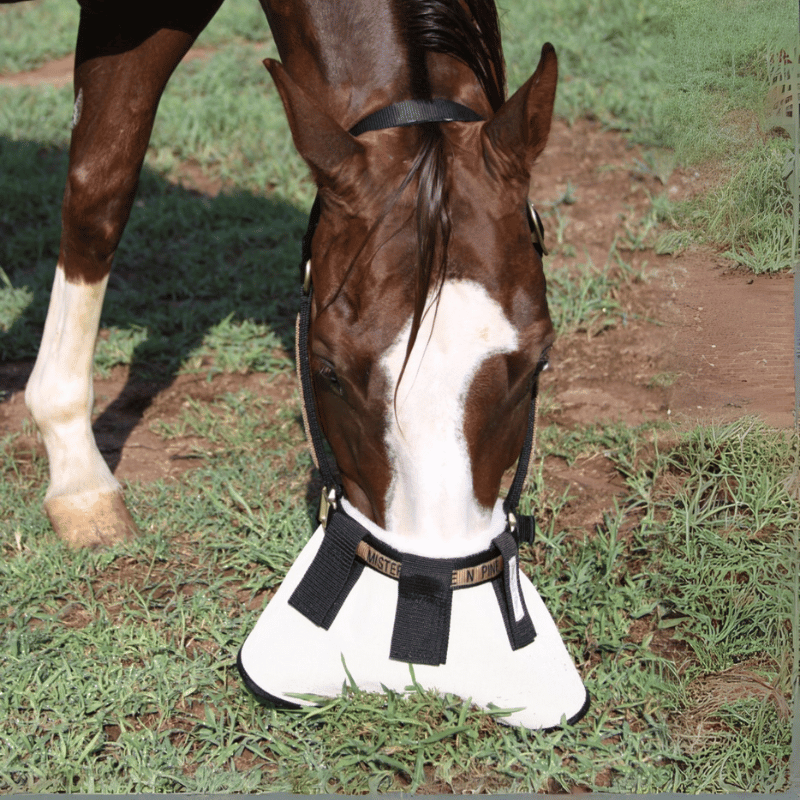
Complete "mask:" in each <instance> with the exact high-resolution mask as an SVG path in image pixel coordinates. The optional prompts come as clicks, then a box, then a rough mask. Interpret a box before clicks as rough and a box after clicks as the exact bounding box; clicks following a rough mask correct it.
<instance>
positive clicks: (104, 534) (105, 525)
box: [44, 491, 139, 548]
mask: <svg viewBox="0 0 800 800" xmlns="http://www.w3.org/2000/svg"><path fill="white" fill-rule="evenodd" d="M44 510H45V513H46V514H47V518H48V519H49V520H50V524H51V525H52V526H53V530H54V531H55V532H56V534H58V536H59V538H61V539H62V540H63V541H64V542H66V544H67V545H69V546H70V547H89V548H102V547H110V546H111V545H114V544H119V543H120V542H124V541H128V540H130V539H132V538H134V537H135V536H136V535H137V534H138V533H139V530H138V528H137V527H136V523H135V522H134V521H133V518H132V517H131V515H130V512H129V511H128V509H127V508H126V507H125V501H124V500H123V499H122V492H107V491H106V492H102V491H89V492H83V493H81V494H77V495H69V496H66V497H51V498H50V499H49V500H45V501H44Z"/></svg>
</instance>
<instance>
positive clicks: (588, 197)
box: [0, 51, 794, 523]
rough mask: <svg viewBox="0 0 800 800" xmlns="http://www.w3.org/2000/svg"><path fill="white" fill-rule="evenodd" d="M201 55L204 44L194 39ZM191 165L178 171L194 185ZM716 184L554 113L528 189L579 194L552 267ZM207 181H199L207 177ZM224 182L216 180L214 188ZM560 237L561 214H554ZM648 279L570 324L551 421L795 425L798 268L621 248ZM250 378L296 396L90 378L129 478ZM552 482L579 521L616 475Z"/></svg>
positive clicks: (16, 420)
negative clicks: (195, 411)
mask: <svg viewBox="0 0 800 800" xmlns="http://www.w3.org/2000/svg"><path fill="white" fill-rule="evenodd" d="M193 55H194V57H197V56H203V55H204V52H202V51H198V52H196V53H194V54H193ZM70 63H71V60H68V59H64V60H61V61H59V62H55V63H54V64H50V65H47V66H46V67H43V68H41V69H39V70H36V71H35V72H33V73H27V74H25V75H17V76H10V77H9V76H7V77H5V78H0V81H2V82H11V81H13V82H15V83H18V84H20V83H26V82H38V81H42V80H45V79H48V80H51V81H53V80H58V79H59V78H58V76H59V75H64V74H67V75H68V73H69V69H70ZM194 177H195V176H194V175H193V171H192V168H191V165H187V171H186V175H185V176H184V178H183V181H184V182H186V183H189V184H193V183H195V180H194ZM707 185H708V181H707V180H706V179H704V177H703V176H702V175H701V174H699V173H698V172H695V171H693V170H690V171H684V170H677V171H675V172H674V173H673V174H672V175H671V176H670V177H669V179H668V181H667V184H666V185H662V184H661V182H660V181H659V179H658V178H656V177H655V176H654V175H652V174H650V173H648V171H647V170H644V169H643V168H642V161H641V154H640V153H638V151H637V150H636V149H635V148H631V147H630V146H629V145H628V144H627V143H626V141H625V139H624V137H623V136H621V135H620V134H618V133H614V132H608V131H604V130H603V129H602V128H601V126H600V125H599V124H596V123H592V122H588V121H579V122H577V123H576V124H575V125H573V126H571V127H570V126H569V125H567V124H566V123H565V122H563V121H561V120H558V121H556V122H555V124H554V129H553V132H552V134H551V137H550V143H549V145H548V148H547V150H546V151H545V154H544V155H543V157H542V158H541V160H540V163H539V164H538V167H537V170H536V175H535V178H534V181H533V183H532V197H533V198H534V199H535V201H536V202H537V205H538V206H539V208H540V209H542V210H545V209H547V208H548V207H549V205H550V204H551V203H553V202H555V201H557V200H558V199H559V198H560V197H562V196H563V195H564V193H565V192H566V191H567V187H568V186H569V187H571V190H572V193H573V195H574V197H575V198H576V202H575V203H574V204H572V205H569V206H563V205H562V206H561V212H562V214H563V215H565V216H566V218H567V219H568V224H567V226H566V228H565V230H564V241H565V243H567V244H571V245H573V247H574V248H575V251H576V252H577V253H578V255H577V256H576V257H572V258H570V257H564V256H563V255H559V254H556V255H555V256H553V257H551V258H549V259H547V260H546V262H545V269H546V270H547V271H549V272H551V273H554V272H556V271H557V270H562V269H569V266H570V264H571V263H575V262H578V261H580V262H583V261H585V258H586V256H585V253H587V252H588V254H589V256H590V257H591V258H592V260H593V262H594V263H595V264H596V265H598V266H601V265H603V264H604V263H605V262H606V259H607V258H608V253H609V250H610V248H611V246H612V242H613V241H614V239H615V237H621V238H620V241H622V237H623V235H624V231H625V229H626V226H628V227H629V226H630V225H631V223H632V222H635V221H636V220H637V219H639V218H641V216H642V215H643V214H644V213H645V211H646V210H647V208H648V205H649V197H650V196H652V195H654V194H658V193H660V192H664V191H666V192H669V193H670V195H671V196H680V197H685V196H689V195H692V194H694V193H697V192H700V191H702V190H703V189H704V187H706V186H707ZM198 188H202V187H198ZM210 194H212V195H213V194H215V192H213V191H212V192H210ZM546 227H547V228H548V230H547V234H546V235H547V241H548V243H549V245H550V246H551V247H552V246H553V245H554V244H555V238H556V232H555V230H554V222H553V221H552V220H549V221H548V222H547V223H546ZM622 255H623V257H624V258H625V259H626V260H630V262H631V263H632V264H633V266H634V267H635V268H636V269H637V270H641V271H642V273H643V275H644V280H643V281H640V282H631V284H630V285H629V286H628V287H627V288H626V289H625V290H624V291H623V292H622V293H621V295H620V297H618V298H617V300H618V302H619V303H620V304H621V306H622V308H623V309H624V311H625V317H624V318H623V320H622V321H618V322H617V323H616V324H615V325H614V326H613V327H609V328H606V329H605V330H602V331H600V332H597V333H595V335H589V334H587V333H586V332H582V333H576V334H572V335H569V336H563V337H562V338H560V339H559V341H558V343H557V345H556V347H555V348H554V352H553V356H552V360H551V367H552V368H551V370H550V372H549V374H546V378H545V387H544V391H545V396H546V398H547V400H546V402H545V403H544V408H543V414H542V417H543V420H542V421H543V422H544V423H545V424H546V423H547V422H548V421H557V422H558V423H559V424H561V425H565V426H567V427H570V426H574V425H579V424H580V425H583V424H589V423H606V422H617V421H620V422H623V423H626V424H630V425H636V424H639V423H642V422H645V421H652V420H662V421H669V420H671V421H672V422H674V423H675V425H676V427H677V428H678V429H680V428H686V427H688V426H691V425H692V424H693V423H695V422H697V421H723V420H729V419H732V418H735V417H738V416H742V415H744V414H754V415H758V416H760V417H762V418H763V419H764V420H765V421H767V422H768V423H769V424H770V425H773V426H776V427H781V428H790V427H791V426H792V425H793V413H792V409H793V398H794V387H793V362H792V331H793V313H792V308H793V305H792V304H793V296H792V292H793V281H792V278H791V276H789V275H779V276H774V277H769V276H753V275H751V274H748V273H745V272H742V271H738V270H737V269H736V268H735V265H734V264H732V263H730V262H727V261H725V260H724V259H722V258H721V257H719V256H718V255H716V254H715V253H713V252H711V251H708V250H693V251H690V252H687V253H685V254H683V255H680V256H678V257H671V256H657V255H655V254H654V253H653V252H652V251H641V250H640V251H635V252H623V253H622ZM31 367H32V365H31V364H9V363H6V364H0V387H2V389H4V390H5V391H4V392H2V393H0V399H5V402H2V403H0V435H4V434H7V433H11V432H18V431H21V430H22V428H23V420H24V419H25V417H26V411H25V407H24V402H23V389H24V384H25V381H26V379H27V375H28V374H29V372H30V369H31ZM242 386H247V387H248V388H250V389H251V390H253V391H254V392H256V393H265V394H271V395H275V394H276V393H277V394H278V395H279V396H280V398H281V399H284V398H287V397H289V396H291V394H292V385H291V379H290V378H288V377H287V378H285V379H281V380H278V381H273V382H269V383H268V382H267V381H266V379H265V378H264V376H260V375H247V376H243V375H225V376H217V377H215V378H213V379H212V380H211V381H207V380H206V378H205V376H197V375H182V376H178V377H177V378H175V379H174V380H173V381H171V382H170V383H169V384H168V385H165V384H155V383H144V382H130V383H129V382H128V381H127V371H126V370H124V369H118V370H117V371H115V372H114V374H113V375H112V376H111V377H110V378H108V379H103V380H101V379H98V380H96V381H95V396H96V408H95V410H96V413H97V414H98V416H99V417H100V420H99V424H97V425H96V428H97V436H98V440H99V445H100V448H101V450H102V451H103V452H104V454H105V455H106V456H107V457H108V459H109V461H110V462H111V463H112V465H113V466H114V469H115V472H116V475H117V476H118V477H119V478H120V479H121V480H123V481H125V480H130V481H152V480H155V479H158V478H164V477H175V476H177V475H179V474H180V473H181V472H183V471H184V470H185V469H187V468H191V466H192V464H194V463H197V462H196V461H194V460H193V459H190V458H187V455H188V453H189V451H190V449H191V443H190V442H188V441H184V440H172V441H171V442H170V443H168V444H167V443H164V442H163V441H162V440H161V439H160V438H159V437H158V436H157V435H156V434H154V433H153V432H152V431H151V429H150V428H151V423H152V421H153V420H154V419H162V420H167V421H169V420H173V419H175V418H177V416H178V415H179V414H180V412H181V409H182V408H183V407H184V404H185V403H186V400H187V398H190V397H191V398H195V399H198V400H201V401H210V400H212V399H213V398H214V397H217V396H219V395H220V394H222V393H224V392H227V391H231V390H234V389H236V388H238V387H242ZM550 470H551V477H552V478H553V479H554V480H555V481H556V483H560V482H562V481H563V482H565V483H570V484H571V485H572V486H573V489H577V490H578V491H580V492H582V493H585V494H584V495H583V496H584V498H585V499H586V500H590V498H591V500H592V501H594V502H588V503H582V504H581V505H582V506H583V508H584V510H585V511H584V514H585V516H586V519H585V520H582V521H583V522H584V523H590V522H592V521H595V519H597V517H598V515H599V513H600V512H601V510H602V509H603V508H607V507H608V506H607V502H608V501H609V500H610V495H614V494H618V493H619V492H620V491H622V489H623V487H622V483H621V479H620V478H619V476H618V475H617V473H616V472H615V471H614V470H613V468H612V467H611V465H610V463H609V462H608V461H607V460H606V459H600V460H594V461H584V462H579V463H577V464H575V465H573V466H572V467H568V466H567V465H566V464H565V463H564V464H560V465H559V464H553V465H552V467H551V468H550Z"/></svg>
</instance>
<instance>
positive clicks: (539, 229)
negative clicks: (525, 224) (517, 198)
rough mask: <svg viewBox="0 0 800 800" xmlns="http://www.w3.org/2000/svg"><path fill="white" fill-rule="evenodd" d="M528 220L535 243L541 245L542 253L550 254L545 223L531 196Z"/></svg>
mask: <svg viewBox="0 0 800 800" xmlns="http://www.w3.org/2000/svg"><path fill="white" fill-rule="evenodd" d="M528 221H529V222H530V226H531V239H532V240H533V243H534V244H538V245H539V247H540V248H541V249H542V255H545V256H549V255H550V252H549V250H548V249H547V248H546V247H545V244H544V225H543V224H542V218H541V217H540V216H539V212H538V211H537V210H536V206H534V205H533V202H532V201H531V199H530V198H528Z"/></svg>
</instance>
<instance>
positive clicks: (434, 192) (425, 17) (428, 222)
mask: <svg viewBox="0 0 800 800" xmlns="http://www.w3.org/2000/svg"><path fill="white" fill-rule="evenodd" d="M396 12H397V18H398V21H399V23H400V29H401V32H402V34H403V35H404V37H405V40H406V45H407V47H408V56H409V66H410V70H411V88H412V91H413V93H414V96H415V98H417V99H432V98H431V90H430V80H429V76H428V68H427V59H426V58H425V55H426V53H428V52H435V53H444V54H446V55H449V56H452V57H454V58H456V59H458V60H459V61H461V62H462V63H464V64H465V65H466V66H467V67H468V68H469V69H470V71H471V72H472V73H473V74H474V75H475V76H476V78H477V79H478V81H479V82H480V84H481V86H482V88H483V91H484V93H485V94H486V97H487V99H488V101H489V104H490V105H491V107H492V110H493V111H495V112H496V111H497V110H498V109H499V108H500V106H501V105H502V104H503V102H504V99H505V67H504V62H503V53H502V47H501V42H500V24H499V21H498V17H497V9H496V7H495V4H494V2H493V0H397V4H396ZM446 173H447V153H446V152H445V137H444V134H443V132H442V128H441V126H440V125H439V124H438V123H425V124H423V125H421V126H420V150H419V153H418V155H417V157H416V159H415V160H414V163H413V164H412V166H411V169H410V171H409V174H408V176H407V177H406V180H405V181H404V182H403V187H402V188H405V187H406V186H407V185H408V184H409V183H411V182H412V181H413V180H414V179H415V178H417V180H418V183H417V186H418V190H417V203H416V224H417V259H416V260H417V264H416V276H415V285H414V313H413V316H412V319H411V331H410V335H409V339H408V346H407V349H406V354H405V358H404V360H403V366H402V369H401V371H400V376H399V378H398V382H397V387H399V385H400V381H401V380H402V378H403V374H404V373H405V368H406V364H407V363H408V359H409V357H410V355H411V351H412V349H413V347H414V343H415V342H416V339H417V333H418V332H419V328H420V325H421V323H422V316H423V314H424V311H425V305H426V302H427V299H428V296H429V295H430V293H431V290H432V289H435V292H436V300H437V301H438V296H439V292H440V291H441V288H442V285H443V284H444V281H445V279H446V277H447V275H446V272H447V246H448V242H449V239H450V232H451V219H450V213H449V209H448V198H447V191H446ZM396 400H397V393H396V391H395V402H396Z"/></svg>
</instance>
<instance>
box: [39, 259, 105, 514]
mask: <svg viewBox="0 0 800 800" xmlns="http://www.w3.org/2000/svg"><path fill="white" fill-rule="evenodd" d="M107 282H108V279H107V278H106V279H105V280H103V281H101V282H100V283H98V284H94V285H87V284H74V283H68V282H67V280H66V278H65V276H64V270H63V269H62V267H61V266H60V265H59V266H58V267H57V268H56V277H55V280H54V282H53V293H52V294H51V296H50V306H49V308H48V311H47V320H46V321H45V326H44V334H43V336H42V343H41V345H40V347H39V355H38V357H37V359H36V365H35V366H34V368H33V372H32V374H31V377H30V380H29V381H28V385H27V387H26V389H25V403H26V404H27V406H28V409H29V410H30V412H31V415H32V416H33V419H34V421H35V422H36V425H37V426H38V428H39V431H40V433H41V435H42V439H43V440H44V444H45V447H46V448H47V457H48V459H49V462H50V487H49V489H48V491H47V496H46V498H45V501H48V500H51V499H53V498H56V497H63V496H69V495H80V494H84V493H86V492H119V491H120V485H119V483H118V482H117V480H116V478H114V476H113V475H112V474H111V471H110V470H109V468H108V466H107V465H106V462H105V461H104V460H103V457H102V456H101V455H100V451H99V450H98V449H97V445H96V444H95V441H94V435H93V433H92V426H91V413H92V405H93V403H94V391H93V388H92V359H93V355H94V344H95V339H96V338H97V328H98V325H99V322H100V311H101V308H102V305H103V297H104V295H105V291H106V284H107Z"/></svg>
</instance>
